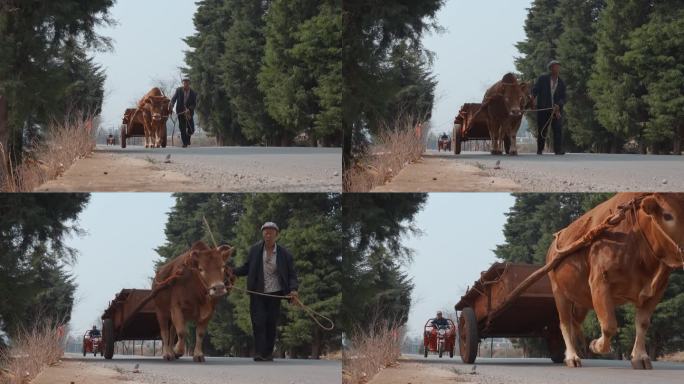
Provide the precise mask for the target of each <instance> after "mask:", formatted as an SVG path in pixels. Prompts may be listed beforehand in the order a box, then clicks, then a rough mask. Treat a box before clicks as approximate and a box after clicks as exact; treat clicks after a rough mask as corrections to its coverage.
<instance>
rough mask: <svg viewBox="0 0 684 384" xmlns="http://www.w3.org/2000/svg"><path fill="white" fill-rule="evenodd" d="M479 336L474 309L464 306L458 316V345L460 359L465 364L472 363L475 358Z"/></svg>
mask: <svg viewBox="0 0 684 384" xmlns="http://www.w3.org/2000/svg"><path fill="white" fill-rule="evenodd" d="M479 343H480V337H479V336H478V335H477V317H475V311H473V309H472V308H470V307H465V308H463V310H462V311H461V316H459V317H458V346H459V350H460V351H461V360H463V362H464V363H466V364H472V363H474V362H475V358H477V346H478V344H479Z"/></svg>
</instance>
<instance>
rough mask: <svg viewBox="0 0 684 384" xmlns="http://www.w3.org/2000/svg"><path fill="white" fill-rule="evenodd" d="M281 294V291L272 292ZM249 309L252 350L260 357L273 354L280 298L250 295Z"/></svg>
mask: <svg viewBox="0 0 684 384" xmlns="http://www.w3.org/2000/svg"><path fill="white" fill-rule="evenodd" d="M273 294H274V295H282V294H283V293H282V292H273ZM249 311H250V314H251V317H252V332H253V334H254V352H255V354H256V355H258V356H261V357H267V356H271V355H273V347H274V346H275V338H276V326H277V325H278V318H279V317H280V299H277V298H275V297H267V296H259V295H250V297H249Z"/></svg>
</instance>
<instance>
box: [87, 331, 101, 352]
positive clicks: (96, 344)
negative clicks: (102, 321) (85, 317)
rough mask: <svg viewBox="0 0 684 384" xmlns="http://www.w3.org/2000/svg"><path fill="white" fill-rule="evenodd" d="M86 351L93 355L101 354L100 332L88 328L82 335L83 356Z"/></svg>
mask: <svg viewBox="0 0 684 384" xmlns="http://www.w3.org/2000/svg"><path fill="white" fill-rule="evenodd" d="M87 353H92V354H93V356H97V354H98V353H99V354H100V356H102V334H101V333H100V332H99V331H97V332H94V331H93V330H91V329H89V330H87V331H86V333H85V334H84V335H83V356H85V355H86V354H87Z"/></svg>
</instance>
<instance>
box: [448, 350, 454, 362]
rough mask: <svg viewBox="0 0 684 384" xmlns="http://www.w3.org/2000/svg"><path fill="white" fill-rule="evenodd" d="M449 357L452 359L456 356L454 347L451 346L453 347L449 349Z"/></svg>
mask: <svg viewBox="0 0 684 384" xmlns="http://www.w3.org/2000/svg"><path fill="white" fill-rule="evenodd" d="M449 358H450V359H453V358H454V347H451V349H450V350H449Z"/></svg>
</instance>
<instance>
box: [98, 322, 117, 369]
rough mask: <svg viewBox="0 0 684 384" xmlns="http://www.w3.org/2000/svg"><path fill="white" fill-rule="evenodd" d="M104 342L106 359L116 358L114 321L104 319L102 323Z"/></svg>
mask: <svg viewBox="0 0 684 384" xmlns="http://www.w3.org/2000/svg"><path fill="white" fill-rule="evenodd" d="M102 341H103V342H104V358H105V359H107V360H110V359H111V358H112V357H114V323H113V322H112V319H104V321H103V322H102ZM100 353H102V352H100Z"/></svg>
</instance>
